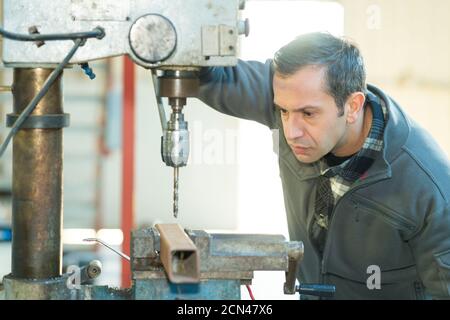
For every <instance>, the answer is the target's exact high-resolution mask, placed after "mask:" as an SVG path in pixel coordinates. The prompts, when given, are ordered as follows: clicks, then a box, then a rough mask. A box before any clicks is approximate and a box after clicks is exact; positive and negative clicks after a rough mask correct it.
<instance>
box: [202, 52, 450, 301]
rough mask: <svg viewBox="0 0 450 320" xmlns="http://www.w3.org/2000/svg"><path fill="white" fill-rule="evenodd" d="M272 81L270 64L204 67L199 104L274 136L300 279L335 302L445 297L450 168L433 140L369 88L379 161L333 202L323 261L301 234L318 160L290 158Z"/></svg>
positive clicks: (449, 269) (449, 266)
mask: <svg viewBox="0 0 450 320" xmlns="http://www.w3.org/2000/svg"><path fill="white" fill-rule="evenodd" d="M272 78H273V74H272V71H271V61H270V60H268V61H267V62H266V63H265V64H263V63H260V62H244V61H239V63H238V65H237V66H236V67H227V68H211V69H206V70H205V71H204V72H203V74H202V75H201V83H202V84H201V89H200V96H199V98H200V99H201V100H202V101H204V102H205V103H206V104H208V105H210V106H211V107H213V108H215V109H216V110H218V111H220V112H223V113H226V114H228V115H232V116H236V117H239V118H243V119H249V120H255V121H258V122H259V123H262V124H264V125H266V126H268V127H270V128H280V129H281V130H280V132H279V133H280V142H279V144H280V145H279V148H280V149H279V150H280V151H279V166H280V176H281V180H282V185H283V191H284V201H285V207H286V213H287V221H288V229H289V235H290V239H291V240H296V241H303V242H304V245H305V256H304V260H303V262H302V264H301V269H300V272H299V281H300V282H304V283H326V284H334V285H335V286H336V294H335V298H337V299H424V298H428V297H432V298H449V296H450V208H449V199H450V164H449V161H448V159H447V157H446V156H445V155H444V153H443V152H442V151H441V149H440V148H439V147H438V145H437V144H436V142H435V141H434V140H433V138H432V137H431V136H430V135H429V134H428V133H427V132H426V131H425V130H424V129H422V128H421V127H419V125H418V124H417V123H416V122H414V121H413V120H412V119H411V118H409V117H408V116H407V115H406V114H405V113H404V112H403V111H402V109H401V108H400V107H399V106H398V104H397V103H396V102H395V101H394V100H392V99H391V98H390V97H388V96H387V95H386V94H385V93H384V92H383V91H381V90H380V89H378V88H376V87H374V86H369V87H368V88H369V90H370V91H371V92H373V93H374V94H376V95H378V96H379V97H380V98H381V99H383V100H384V101H385V103H386V105H387V108H388V111H389V120H388V122H387V124H386V129H385V133H384V150H383V157H380V158H379V159H376V161H375V162H374V164H373V165H372V167H371V168H370V169H369V171H368V174H367V176H366V177H365V178H364V179H362V180H358V181H356V182H355V183H354V184H353V186H352V187H351V189H350V190H349V191H348V192H347V193H346V194H345V195H344V196H343V197H342V198H340V199H339V201H338V202H337V203H336V206H335V208H334V212H333V219H332V221H331V224H330V226H329V231H328V236H327V240H326V245H325V251H324V255H323V259H322V260H320V258H319V256H318V255H317V253H316V252H315V250H314V249H313V246H312V245H311V242H310V239H309V234H308V230H309V226H310V223H311V221H312V217H313V210H314V196H315V189H316V183H317V182H316V181H317V179H316V178H317V177H318V175H319V174H320V171H319V168H318V165H317V163H314V164H302V163H300V162H299V161H297V159H296V158H295V156H294V154H293V153H292V151H291V150H290V148H289V146H288V145H287V143H286V140H285V138H284V135H283V130H282V124H281V120H280V116H279V114H278V112H275V108H274V106H273V103H272V102H273V89H272ZM424 107H430V106H424ZM372 265H376V266H379V267H380V269H381V288H380V289H371V290H370V289H369V288H368V286H367V280H368V278H369V277H370V276H371V274H372V273H371V271H370V270H369V272H368V267H369V266H372ZM369 282H371V281H369Z"/></svg>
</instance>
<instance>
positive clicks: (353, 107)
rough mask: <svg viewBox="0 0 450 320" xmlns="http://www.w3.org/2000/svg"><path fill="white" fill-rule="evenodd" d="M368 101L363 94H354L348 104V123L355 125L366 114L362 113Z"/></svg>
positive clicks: (349, 98)
mask: <svg viewBox="0 0 450 320" xmlns="http://www.w3.org/2000/svg"><path fill="white" fill-rule="evenodd" d="M365 101H366V96H365V94H364V93H362V92H359V91H358V92H353V93H352V94H351V95H350V97H348V99H347V102H346V108H347V110H348V111H347V122H348V123H355V122H356V120H358V118H359V117H361V116H362V115H363V114H364V113H363V112H361V111H362V109H363V106H364V102H365Z"/></svg>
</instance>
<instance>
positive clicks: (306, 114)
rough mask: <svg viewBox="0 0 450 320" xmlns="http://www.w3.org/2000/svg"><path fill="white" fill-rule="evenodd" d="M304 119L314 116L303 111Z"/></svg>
mask: <svg viewBox="0 0 450 320" xmlns="http://www.w3.org/2000/svg"><path fill="white" fill-rule="evenodd" d="M303 114H304V115H305V117H312V116H313V115H314V114H313V113H312V112H307V111H303Z"/></svg>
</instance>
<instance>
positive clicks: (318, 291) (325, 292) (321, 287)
mask: <svg viewBox="0 0 450 320" xmlns="http://www.w3.org/2000/svg"><path fill="white" fill-rule="evenodd" d="M295 291H296V292H298V293H300V294H307V295H310V296H317V297H324V298H332V297H333V296H334V293H335V292H336V287H335V286H333V285H327V284H301V285H299V286H296V287H295Z"/></svg>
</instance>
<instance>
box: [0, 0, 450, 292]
mask: <svg viewBox="0 0 450 320" xmlns="http://www.w3.org/2000/svg"><path fill="white" fill-rule="evenodd" d="M243 15H244V18H249V20H250V27H251V29H250V30H251V31H250V35H249V37H248V38H241V47H240V57H241V58H242V59H244V60H258V61H262V62H264V61H265V60H266V59H268V58H271V57H272V56H273V54H274V52H275V51H276V50H277V49H279V48H280V47H281V46H282V45H284V44H286V43H287V42H289V41H290V40H292V39H293V38H294V37H296V36H297V35H299V34H302V33H306V32H312V31H328V32H330V33H332V34H335V35H339V36H345V37H347V38H349V39H351V40H353V41H354V42H355V43H357V44H358V46H359V48H360V49H361V51H362V53H363V56H364V58H365V63H366V68H367V75H368V82H369V83H372V84H375V85H377V86H379V87H380V88H382V89H384V90H385V91H386V92H387V93H388V94H390V95H391V96H392V97H393V98H394V99H395V100H396V101H397V102H398V103H399V104H400V105H401V106H402V107H403V108H404V110H405V111H406V112H407V113H408V114H409V115H410V116H412V117H413V118H414V119H415V120H416V121H418V122H419V123H420V124H421V125H422V126H424V127H425V128H427V129H428V130H429V131H430V132H431V134H432V135H433V136H434V137H435V139H436V140H437V141H438V143H439V144H440V146H441V147H442V149H443V150H444V151H445V152H446V153H447V155H448V154H449V153H450V126H449V123H450V19H449V18H450V17H449V15H450V1H448V0H430V1H424V0H378V1H376V0H358V1H355V0H338V1H302V0H298V1H296V0H292V1H270V0H269V1H262V0H253V1H252V0H248V1H247V5H246V9H245V10H244V13H243ZM91 67H92V68H93V70H94V72H95V74H96V75H97V77H96V79H95V80H93V81H91V80H89V79H88V78H87V77H86V76H85V75H84V73H83V72H82V70H81V69H80V68H79V67H78V66H74V67H73V68H71V69H67V70H65V73H64V108H65V112H66V113H70V115H71V125H70V127H69V128H67V129H65V130H64V150H65V151H64V265H70V264H79V263H82V261H89V260H91V259H92V257H99V258H100V259H101V260H102V262H103V265H104V268H103V273H102V276H100V278H99V280H98V283H100V284H109V285H111V286H120V285H121V264H120V260H119V259H120V258H119V257H118V256H117V255H115V254H113V253H111V252H110V251H108V250H105V249H104V248H102V247H97V246H92V245H89V244H86V243H83V241H82V239H84V238H87V237H98V238H100V239H102V240H104V241H105V242H107V243H109V244H111V245H112V246H114V247H115V248H116V249H118V250H121V248H122V243H123V239H124V234H123V232H122V230H121V229H122V225H121V221H122V220H121V216H122V215H123V214H124V212H123V210H122V206H121V201H122V191H123V190H122V107H123V88H124V82H125V81H127V78H126V77H125V76H124V71H123V70H124V58H123V57H118V58H112V59H107V60H101V61H97V62H94V63H92V64H91ZM134 79H135V88H134V92H135V99H136V100H135V102H136V104H135V108H136V111H135V127H134V132H135V162H134V171H135V174H134V192H133V216H134V218H133V220H134V227H135V228H139V227H143V226H151V225H153V224H154V223H158V222H162V223H179V224H181V225H182V226H183V227H186V228H191V229H205V230H207V231H210V232H218V231H220V232H239V233H270V234H283V235H285V236H286V238H287V237H288V235H287V227H286V219H285V211H284V205H283V197H282V189H281V183H280V180H279V173H278V164H277V157H276V154H275V153H274V152H273V145H272V139H273V135H274V134H275V135H276V132H275V133H274V132H271V131H270V130H269V129H267V128H266V127H263V126H262V125H259V124H257V123H254V122H250V121H245V120H238V119H235V118H232V117H229V116H225V115H222V114H219V113H217V112H216V111H214V110H212V109H210V108H209V107H207V106H206V105H204V104H203V103H201V102H200V101H198V100H197V99H190V101H188V105H187V107H186V108H185V117H186V120H187V121H188V122H189V126H190V131H191V155H190V160H189V164H188V166H187V167H184V168H182V169H181V171H180V192H179V195H180V200H179V208H180V209H179V217H178V219H175V218H173V216H172V179H173V177H172V174H173V171H172V170H171V168H169V167H166V166H165V165H164V163H163V162H162V161H161V156H160V137H161V126H160V122H159V117H158V111H157V105H156V100H155V96H154V90H153V84H152V78H151V73H150V71H148V70H145V69H143V68H141V67H139V66H135V78H134ZM11 83H12V69H8V68H4V67H3V66H2V67H1V68H0V84H1V85H5V86H8V85H11ZM11 110H12V99H11V94H10V93H9V92H2V93H0V120H1V123H2V125H1V126H0V137H1V139H2V140H3V139H4V137H5V136H6V134H7V132H8V130H9V129H8V128H5V115H6V114H7V113H9V112H11ZM11 172H12V162H11V147H9V148H8V150H7V152H6V154H5V155H4V156H3V157H2V158H1V159H0V239H2V240H0V278H1V277H2V276H3V275H6V274H8V273H9V272H10V268H11V266H10V263H11V262H10V261H11V257H10V255H11V252H10V242H9V240H8V239H9V238H10V234H9V226H10V223H11ZM283 282H284V272H256V273H255V279H254V281H253V292H254V295H255V298H256V299H292V298H294V299H295V298H298V297H295V296H294V297H292V296H285V295H283V294H282V292H283V290H282V288H283V287H282V286H283ZM242 298H243V299H247V298H248V294H247V292H244V291H243V293H242Z"/></svg>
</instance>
